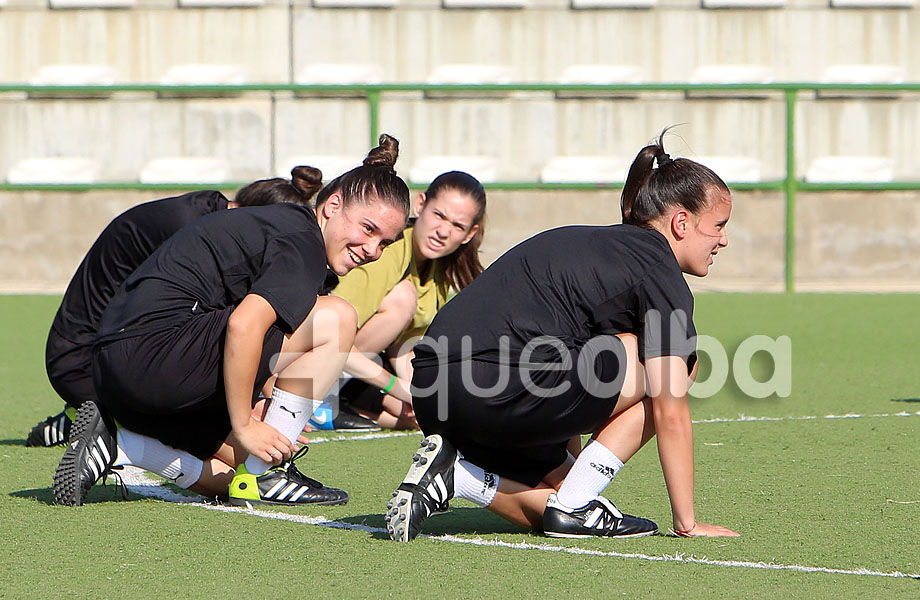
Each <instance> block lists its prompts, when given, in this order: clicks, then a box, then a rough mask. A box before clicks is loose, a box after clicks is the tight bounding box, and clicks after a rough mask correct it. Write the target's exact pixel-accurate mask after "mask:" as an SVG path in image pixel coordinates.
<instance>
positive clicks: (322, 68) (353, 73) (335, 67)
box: [294, 64, 383, 85]
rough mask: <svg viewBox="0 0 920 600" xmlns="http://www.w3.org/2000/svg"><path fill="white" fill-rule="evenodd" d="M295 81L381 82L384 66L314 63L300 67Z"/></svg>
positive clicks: (342, 83) (352, 83)
mask: <svg viewBox="0 0 920 600" xmlns="http://www.w3.org/2000/svg"><path fill="white" fill-rule="evenodd" d="M294 81H295V82H297V83H301V84H310V83H328V84H333V85H359V84H363V83H381V82H382V81H383V67H381V66H380V65H372V64H313V65H307V66H306V67H304V68H302V69H300V71H298V72H297V75H296V76H295V77H294Z"/></svg>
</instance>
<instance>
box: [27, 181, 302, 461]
mask: <svg viewBox="0 0 920 600" xmlns="http://www.w3.org/2000/svg"><path fill="white" fill-rule="evenodd" d="M299 169H303V167H295V169H294V171H293V172H292V175H293V176H294V178H295V180H303V177H302V176H299V175H297V173H298V172H299V171H298V170H299ZM313 193H315V190H314V191H313V192H311V193H310V196H312V195H313ZM309 199H310V198H309V197H305V196H304V193H303V192H302V191H301V190H298V189H296V188H295V187H293V186H292V185H291V183H290V182H289V181H288V180H286V179H282V178H273V179H263V180H259V181H256V182H253V183H251V184H249V185H247V186H245V187H243V188H241V189H240V190H239V192H237V194H236V196H235V198H234V200H233V201H232V202H229V201H228V200H227V198H225V197H224V195H223V194H221V193H220V192H217V191H201V192H190V193H188V194H183V195H181V196H176V197H174V198H165V199H162V200H154V201H152V202H146V203H144V204H140V205H138V206H135V207H133V208H130V209H128V210H127V211H125V212H123V213H122V214H120V215H119V216H117V217H115V219H114V220H113V221H112V222H111V223H109V225H108V226H106V228H105V229H104V230H103V231H102V233H101V234H99V237H98V238H96V241H95V242H94V243H93V245H92V247H91V248H90V249H89V251H88V252H87V253H86V256H85V257H84V258H83V261H82V262H81V263H80V266H79V267H78V268H77V271H76V272H75V273H74V275H73V278H72V279H71V280H70V284H68V286H67V290H66V291H65V292H64V297H63V299H62V300H61V307H60V308H59V309H58V312H57V314H56V315H55V317H54V321H53V322H52V323H51V331H50V332H49V334H48V341H47V344H46V346H45V367H46V370H47V373H48V380H49V381H50V382H51V387H53V388H54V391H56V392H57V393H58V395H59V396H60V397H61V398H62V399H63V400H64V402H66V403H67V406H66V407H65V409H64V410H63V411H62V412H60V413H59V414H57V415H54V416H50V417H48V418H47V419H45V420H44V421H42V422H40V423H39V424H38V425H36V426H35V427H33V428H32V431H31V432H30V433H29V435H28V437H27V439H26V446H55V445H57V444H62V443H64V442H65V441H67V439H68V437H69V432H70V424H71V421H72V419H73V416H74V414H75V413H76V411H77V409H78V408H80V405H81V404H83V402H84V401H86V400H95V399H96V390H95V387H94V386H93V370H92V352H93V340H95V338H96V331H97V329H98V327H99V320H100V318H101V317H102V311H104V310H105V307H106V305H107V304H108V303H109V300H111V299H112V296H114V295H115V291H116V290H117V289H118V287H119V286H120V285H121V284H122V283H124V281H125V279H127V278H128V275H130V274H131V273H132V272H134V270H135V269H136V268H137V267H138V266H140V264H141V263H142V262H144V261H145V260H146V259H147V257H148V256H150V255H151V254H153V251H154V250H156V249H157V248H159V247H160V245H161V244H162V243H163V242H165V241H166V240H167V239H169V237H170V236H172V234H174V233H175V232H177V231H179V230H180V229H182V228H183V227H185V225H187V224H188V223H190V222H191V221H193V220H194V219H197V218H198V217H200V216H202V215H207V214H210V213H213V212H217V211H220V210H224V209H226V208H235V207H237V206H264V205H268V204H275V203H277V202H295V203H301V204H304V203H306V202H308V201H309Z"/></svg>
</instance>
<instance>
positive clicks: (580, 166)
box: [540, 156, 630, 183]
mask: <svg viewBox="0 0 920 600" xmlns="http://www.w3.org/2000/svg"><path fill="white" fill-rule="evenodd" d="M629 164H630V162H629V160H627V159H624V158H613V157H610V156H554V157H553V158H552V159H550V161H549V162H548V163H546V165H545V166H544V167H543V169H542V171H541V172H540V181H542V182H544V183H623V182H624V181H626V173H627V172H628V171H629Z"/></svg>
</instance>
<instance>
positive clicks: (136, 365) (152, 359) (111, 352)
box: [93, 307, 284, 460]
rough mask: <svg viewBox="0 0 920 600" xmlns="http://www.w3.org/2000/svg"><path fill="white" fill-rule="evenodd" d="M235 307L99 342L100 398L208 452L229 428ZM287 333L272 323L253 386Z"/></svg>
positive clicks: (125, 419)
mask: <svg viewBox="0 0 920 600" xmlns="http://www.w3.org/2000/svg"><path fill="white" fill-rule="evenodd" d="M232 310H233V309H232V307H231V308H226V309H224V310H220V311H215V312H208V313H203V314H200V315H192V316H191V317H190V318H189V319H188V320H187V321H186V322H185V323H183V324H182V325H181V326H178V327H173V328H170V329H164V330H161V331H156V332H153V333H148V334H144V335H139V336H136V337H131V338H127V339H123V340H118V341H114V342H108V343H103V344H97V345H96V347H95V348H94V353H93V357H94V360H93V374H94V379H95V382H96V390H97V392H98V394H99V400H100V401H101V402H102V404H103V406H105V408H106V409H107V410H108V411H109V413H110V414H111V415H112V417H114V418H115V420H116V421H117V422H118V423H119V425H120V426H122V427H125V428H126V429H129V430H131V431H134V432H137V433H140V434H142V435H146V436H149V437H153V438H156V439H158V440H160V441H161V442H163V443H164V444H166V445H168V446H172V447H173V448H178V449H180V450H185V451H187V452H190V453H191V454H193V455H195V456H197V457H198V458H201V459H203V460H204V459H207V458H208V457H210V456H211V455H212V454H214V452H215V451H216V450H217V449H218V448H219V447H220V444H221V443H222V442H223V441H224V440H225V439H226V438H227V436H228V435H229V434H230V430H231V427H230V415H229V413H228V411H227V401H226V397H225V395H224V369H223V362H224V341H225V338H226V332H227V321H228V319H229V318H230V313H231V312H232ZM283 341H284V333H283V332H282V331H281V330H280V329H278V328H277V327H275V326H272V327H271V328H269V330H268V332H267V333H266V334H265V339H264V341H263V343H262V358H261V360H260V362H259V370H258V372H257V374H256V380H255V386H254V388H253V400H255V398H256V396H257V395H258V393H259V391H260V390H261V388H262V386H263V385H264V384H265V382H266V381H267V380H268V378H269V377H271V374H272V371H271V359H272V358H273V357H274V356H275V355H276V354H277V353H278V352H280V351H281V344H282V342H283Z"/></svg>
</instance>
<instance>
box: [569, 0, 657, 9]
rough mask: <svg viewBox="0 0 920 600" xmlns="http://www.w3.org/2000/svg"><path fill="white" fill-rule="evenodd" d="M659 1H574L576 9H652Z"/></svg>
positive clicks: (573, 4)
mask: <svg viewBox="0 0 920 600" xmlns="http://www.w3.org/2000/svg"><path fill="white" fill-rule="evenodd" d="M657 4H658V0H572V8H574V9H576V10H577V9H594V8H652V7H653V6H655V5H657Z"/></svg>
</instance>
